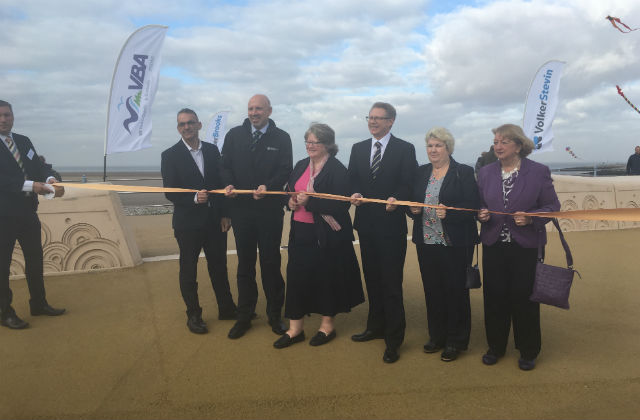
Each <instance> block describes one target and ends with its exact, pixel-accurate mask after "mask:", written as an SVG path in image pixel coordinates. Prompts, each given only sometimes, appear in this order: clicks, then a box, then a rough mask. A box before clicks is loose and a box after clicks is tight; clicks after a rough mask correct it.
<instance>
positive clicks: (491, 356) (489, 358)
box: [482, 349, 500, 366]
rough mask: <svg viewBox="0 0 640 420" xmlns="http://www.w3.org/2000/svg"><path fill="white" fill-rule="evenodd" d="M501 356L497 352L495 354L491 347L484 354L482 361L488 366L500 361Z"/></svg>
mask: <svg viewBox="0 0 640 420" xmlns="http://www.w3.org/2000/svg"><path fill="white" fill-rule="evenodd" d="M499 358H500V356H498V355H497V354H495V353H494V352H492V351H491V349H489V350H488V351H487V352H486V353H485V354H484V355H483V356H482V363H484V364H485V365H487V366H492V365H495V364H496V363H498V359H499Z"/></svg>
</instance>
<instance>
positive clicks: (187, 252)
mask: <svg viewBox="0 0 640 420" xmlns="http://www.w3.org/2000/svg"><path fill="white" fill-rule="evenodd" d="M174 234H175V237H176V240H177V241H178V247H179V248H180V275H179V278H180V292H182V298H183V299H184V303H185V304H186V305H187V316H191V315H200V314H201V313H202V308H201V307H200V301H199V299H198V283H197V281H196V276H197V273H198V258H199V256H200V251H201V250H204V255H205V257H206V258H207V269H208V270H209V277H210V278H211V285H212V286H213V291H214V292H215V295H216V301H217V303H218V311H219V312H221V313H224V312H227V313H228V312H233V311H234V310H235V308H236V305H235V303H233V297H232V296H231V290H230V289H229V277H228V274H227V232H222V230H221V228H220V222H219V220H216V221H215V222H214V221H212V222H211V223H209V224H208V225H207V226H206V227H204V228H202V229H197V230H196V229H189V230H174Z"/></svg>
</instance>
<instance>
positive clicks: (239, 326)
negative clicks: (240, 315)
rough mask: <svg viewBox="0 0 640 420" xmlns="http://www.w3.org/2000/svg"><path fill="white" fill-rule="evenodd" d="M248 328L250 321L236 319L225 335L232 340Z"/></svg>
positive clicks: (240, 335)
mask: <svg viewBox="0 0 640 420" xmlns="http://www.w3.org/2000/svg"><path fill="white" fill-rule="evenodd" d="M249 328H251V322H243V321H237V322H236V323H235V324H233V327H231V329H230V330H229V334H228V335H227V337H229V338H231V339H233V340H235V339H236V338H240V337H242V336H243V335H244V334H245V333H246V332H247V331H249Z"/></svg>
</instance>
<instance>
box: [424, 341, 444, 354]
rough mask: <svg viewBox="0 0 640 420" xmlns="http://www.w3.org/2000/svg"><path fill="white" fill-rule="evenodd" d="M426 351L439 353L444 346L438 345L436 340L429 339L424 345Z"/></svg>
mask: <svg viewBox="0 0 640 420" xmlns="http://www.w3.org/2000/svg"><path fill="white" fill-rule="evenodd" d="M423 349H424V352H425V353H437V352H439V351H440V350H442V346H439V345H437V344H436V343H435V342H434V341H431V340H429V342H428V343H427V344H425V345H424V347H423Z"/></svg>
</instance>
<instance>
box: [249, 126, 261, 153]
mask: <svg viewBox="0 0 640 420" xmlns="http://www.w3.org/2000/svg"><path fill="white" fill-rule="evenodd" d="M261 136H262V131H260V130H256V131H254V132H253V136H252V137H251V146H249V148H250V149H251V151H252V152H253V151H254V150H256V145H257V144H258V140H260V137H261Z"/></svg>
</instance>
